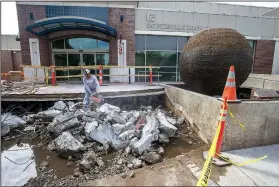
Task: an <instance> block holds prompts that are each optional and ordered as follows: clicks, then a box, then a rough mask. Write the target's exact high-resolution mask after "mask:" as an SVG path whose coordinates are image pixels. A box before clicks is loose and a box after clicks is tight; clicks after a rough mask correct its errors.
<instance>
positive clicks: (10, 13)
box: [1, 2, 279, 34]
mask: <svg viewBox="0 0 279 187" xmlns="http://www.w3.org/2000/svg"><path fill="white" fill-rule="evenodd" d="M222 3H228V4H238V5H251V6H263V7H279V2H222ZM1 34H18V22H17V12H16V4H15V2H2V4H1Z"/></svg>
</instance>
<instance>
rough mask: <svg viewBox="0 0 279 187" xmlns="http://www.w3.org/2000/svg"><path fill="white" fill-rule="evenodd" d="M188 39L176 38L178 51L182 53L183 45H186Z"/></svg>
mask: <svg viewBox="0 0 279 187" xmlns="http://www.w3.org/2000/svg"><path fill="white" fill-rule="evenodd" d="M187 41H188V38H187V37H177V42H178V44H177V45H178V51H182V49H183V47H184V45H185V44H186V43H187Z"/></svg>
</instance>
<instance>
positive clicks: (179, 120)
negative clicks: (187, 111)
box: [176, 117, 185, 125]
mask: <svg viewBox="0 0 279 187" xmlns="http://www.w3.org/2000/svg"><path fill="white" fill-rule="evenodd" d="M184 121H185V118H184V117H179V118H178V119H177V121H176V125H182V124H183V123H184Z"/></svg>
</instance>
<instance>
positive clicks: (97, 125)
mask: <svg viewBox="0 0 279 187" xmlns="http://www.w3.org/2000/svg"><path fill="white" fill-rule="evenodd" d="M4 115H5V114H4ZM2 118H3V116H2ZM23 119H24V120H23ZM13 120H14V121H12V122H13V123H11V122H9V121H5V123H4V124H6V125H7V126H9V127H16V126H19V125H24V126H26V125H28V126H27V127H26V129H27V130H28V129H30V130H32V129H38V128H44V129H45V131H46V134H48V136H49V137H51V138H50V141H49V142H48V143H47V144H46V148H47V149H48V150H49V151H56V152H57V153H58V154H59V155H60V156H63V157H65V158H69V157H70V158H71V160H74V161H75V162H76V167H77V168H76V170H75V171H74V177H80V176H83V177H86V176H87V175H86V174H88V175H91V174H92V172H93V174H94V175H97V174H99V173H101V171H102V172H103V173H102V174H103V175H104V173H106V174H107V175H109V174H112V173H113V172H114V173H115V172H116V173H121V172H125V171H127V170H132V169H137V168H140V167H142V166H144V165H146V164H147V165H150V164H155V163H157V162H160V161H161V160H162V155H163V154H164V148H163V146H165V145H166V144H167V143H168V142H170V138H175V137H176V136H177V131H178V129H180V128H179V127H180V126H181V125H182V124H183V123H184V118H177V117H172V116H170V112H167V111H165V110H164V109H160V108H157V109H155V110H153V109H152V107H151V106H148V107H141V108H140V110H131V111H121V110H120V108H119V107H117V106H113V105H110V104H107V103H105V104H103V105H101V106H99V107H98V108H96V109H95V110H94V111H92V110H88V111H83V110H82V109H78V108H75V104H74V103H73V102H71V101H70V102H64V101H58V102H56V103H55V104H54V106H53V107H50V108H49V109H48V110H46V111H42V112H39V113H37V114H31V115H28V116H24V117H23V118H22V119H21V118H19V119H17V118H16V117H15V118H13ZM40 123H42V125H38V124H40ZM110 152H113V153H114V154H115V155H116V156H115V158H114V159H112V161H111V163H109V164H108V166H107V167H104V166H105V163H104V161H103V159H102V156H104V155H106V154H111V153H110ZM71 162H72V161H71ZM104 168H105V169H104ZM56 185H59V184H56Z"/></svg>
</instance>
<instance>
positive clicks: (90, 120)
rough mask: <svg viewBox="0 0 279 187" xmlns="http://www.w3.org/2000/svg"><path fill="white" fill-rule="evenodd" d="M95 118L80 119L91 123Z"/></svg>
mask: <svg viewBox="0 0 279 187" xmlns="http://www.w3.org/2000/svg"><path fill="white" fill-rule="evenodd" d="M95 120H96V118H93V117H89V116H83V117H82V121H85V122H92V121H95Z"/></svg>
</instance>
